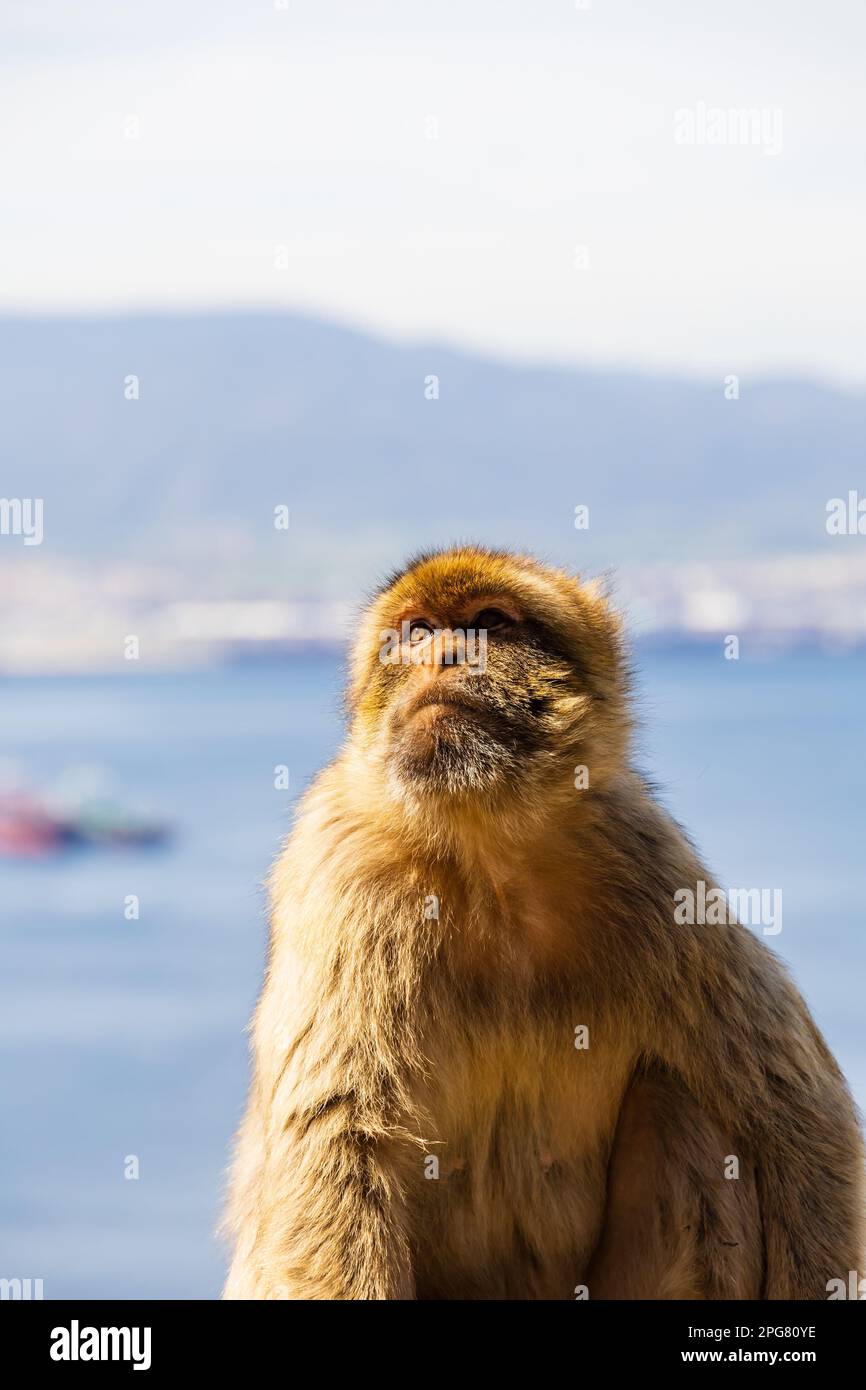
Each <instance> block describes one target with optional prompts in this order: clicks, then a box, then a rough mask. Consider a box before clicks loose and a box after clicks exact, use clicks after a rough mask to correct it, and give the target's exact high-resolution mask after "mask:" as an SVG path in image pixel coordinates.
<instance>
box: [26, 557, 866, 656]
mask: <svg viewBox="0 0 866 1390" xmlns="http://www.w3.org/2000/svg"><path fill="white" fill-rule="evenodd" d="M587 577H593V576H592V574H591V573H587ZM601 578H602V580H603V582H604V583H605V584H606V586H607V587H608V589H609V590H610V593H611V596H612V599H613V602H614V603H615V604H616V605H617V606H618V607H619V608H620V609H621V610H622V611H623V613H624V615H625V619H626V627H627V631H628V635H629V638H630V639H631V640H632V641H637V642H639V643H640V644H641V645H648V646H652V647H681V646H692V645H707V644H713V643H721V642H723V641H725V640H726V639H727V638H728V637H729V636H730V635H735V636H737V637H738V639H739V640H740V641H741V642H743V643H746V642H747V643H748V645H749V647H750V649H751V651H752V652H758V651H760V652H764V653H767V654H772V653H773V652H774V651H778V650H790V649H793V648H809V649H818V650H822V651H826V652H829V653H833V652H839V653H844V652H846V651H851V650H857V649H860V648H863V647H864V646H866V554H856V553H852V552H851V550H850V549H845V550H843V551H840V552H839V553H838V554H835V555H834V554H828V553H827V551H826V550H825V551H823V552H821V553H816V554H807V555H800V556H790V555H788V556H774V557H772V558H768V559H764V560H751V561H725V562H718V563H716V562H712V563H711V562H708V563H703V564H696V563H689V564H677V563H667V564H655V565H644V566H632V567H623V568H622V569H620V570H618V571H615V572H614V571H609V572H603V574H602V576H601ZM276 587H277V586H276V585H274V588H275V589H276ZM0 588H2V591H3V593H4V595H5V598H6V602H5V604H4V605H3V609H2V612H0V676H14V675H33V676H51V675H71V674H74V673H75V672H82V673H90V674H110V673H111V672H118V671H124V670H128V669H130V668H133V669H141V668H147V669H148V670H151V671H154V670H161V671H186V670H197V669H202V668H209V667H221V666H226V665H234V664H239V663H248V662H262V661H272V660H280V659H283V658H285V657H291V656H295V655H304V654H311V653H315V652H322V653H326V652H327V653H335V652H339V651H341V650H342V649H343V648H344V646H345V644H346V641H347V639H348V638H349V636H350V635H351V631H352V626H353V618H354V615H355V614H356V613H357V611H358V604H357V602H352V601H349V600H344V601H340V600H334V599H323V598H319V597H308V598H303V597H300V598H299V597H291V598H282V597H279V598H278V597H274V596H273V593H271V594H266V593H261V594H259V595H258V596H256V595H253V596H244V597H238V596H236V595H233V594H230V593H225V594H220V593H219V592H216V593H214V592H208V593H204V594H203V593H201V592H195V590H194V587H193V585H192V584H190V581H189V580H188V579H186V578H183V577H181V576H179V575H178V574H177V573H175V572H173V571H172V570H170V569H166V568H163V567H159V566H136V565H133V564H129V565H123V566H107V567H102V568H97V567H94V566H85V565H78V566H76V565H74V564H72V563H70V562H67V561H58V560H56V559H53V558H52V559H49V557H47V556H43V557H42V559H41V562H40V563H39V564H33V563H32V561H31V559H30V557H29V556H26V557H23V558H19V559H16V560H12V559H7V560H5V561H4V562H3V563H2V564H0Z"/></svg>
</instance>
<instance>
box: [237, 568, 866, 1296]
mask: <svg viewBox="0 0 866 1390" xmlns="http://www.w3.org/2000/svg"><path fill="white" fill-rule="evenodd" d="M472 632H474V633H477V634H478V635H479V641H478V642H477V643H476V644H475V646H474V651H473V654H472V655H471V656H470V644H469V642H468V641H463V642H459V641H458V640H457V639H458V636H459V635H460V634H469V633H472ZM482 637H483V641H481V640H480V639H481V638H482ZM632 684H633V682H632V677H631V673H630V656H629V654H628V650H627V643H626V639H625V635H624V624H623V620H622V618H621V616H620V615H619V614H618V613H617V612H616V611H615V609H614V607H613V605H612V603H611V602H610V600H609V598H608V596H607V595H606V593H605V592H603V591H602V589H601V588H600V587H599V585H598V583H597V582H594V581H593V582H589V583H586V582H582V581H581V580H580V579H579V578H577V577H574V576H572V575H571V574H570V573H568V572H567V571H564V570H561V569H557V568H553V567H550V566H548V565H545V564H543V563H541V562H540V561H537V560H535V559H534V558H531V557H528V556H518V555H513V554H510V553H508V552H505V551H497V550H488V549H484V548H481V547H475V546H471V545H461V546H458V547H456V548H453V549H450V550H443V551H438V552H432V553H427V554H423V555H421V556H419V557H417V558H416V559H414V560H412V561H410V563H409V564H408V565H407V566H406V568H405V569H404V570H402V571H401V572H399V573H397V574H395V575H394V576H393V577H392V578H390V579H389V580H388V581H387V582H386V583H385V584H384V585H383V586H382V588H381V589H380V590H379V591H378V593H377V594H376V595H374V597H373V598H372V600H371V602H370V603H369V605H368V607H367V609H366V610H365V612H364V614H363V616H362V617H361V618H360V619H359V622H358V628H357V633H356V637H355V641H354V645H353V649H352V653H351V657H350V664H349V673H348V690H347V697H346V699H347V725H348V727H347V734H346V740H345V743H344V746H343V747H342V749H341V751H340V752H339V754H338V756H337V757H336V759H335V760H334V761H333V762H332V763H331V765H330V766H328V767H327V768H326V769H325V770H324V771H323V772H322V773H320V774H319V776H318V778H317V779H316V780H315V782H314V783H313V785H312V786H311V787H310V789H309V790H308V791H307V792H306V794H305V795H304V797H303V798H302V800H301V803H300V805H299V809H298V812H297V815H296V820H295V824H294V827H293V829H292V831H291V834H290V836H289V838H288V840H287V843H286V845H285V847H284V849H283V851H282V852H281V855H280V857H279V858H278V860H277V862H276V864H275V866H274V868H273V870H272V873H271V877H270V880H269V902H270V939H269V947H268V958H267V966H266V976H265V984H264V988H263V991H262V994H261V997H260V1000H259V1003H258V1005H257V1008H256V1011H255V1015H254V1022H253V1025H252V1051H253V1072H252V1078H251V1085H250V1094H249V1100H248V1106H247V1110H246V1113H245V1116H244V1119H243V1123H242V1126H241V1129H240V1132H239V1135H238V1137H237V1143H236V1151H235V1156H234V1160H233V1166H232V1170H231V1177H230V1187H229V1198H228V1204H227V1222H226V1224H227V1228H228V1231H229V1233H230V1237H231V1240H232V1242H233V1253H232V1259H231V1264H230V1269H229V1273H228V1278H227V1282H226V1285H225V1288H224V1293H223V1296H224V1297H225V1298H228V1299H298V1300H311V1299H328V1300H344V1299H345V1300H351V1299H373V1300H380V1299H381V1300H385V1299H388V1300H411V1299H418V1300H475V1299H478V1300H491V1301H498V1300H561V1299H575V1298H596V1299H601V1300H606V1299H650V1300H677V1299H687V1300H699V1299H729V1300H733V1299H742V1300H751V1299H789V1298H796V1299H821V1298H826V1297H827V1284H828V1281H829V1280H831V1279H833V1278H836V1277H843V1278H844V1277H846V1271H848V1270H849V1269H858V1268H862V1264H861V1256H862V1237H863V1146H862V1139H861V1133H860V1127H859V1121H858V1115H857V1112H856V1110H855V1107H854V1104H853V1102H852V1099H851V1097H850V1095H849V1092H848V1089H847V1086H846V1083H845V1080H844V1078H843V1076H842V1074H841V1072H840V1070H839V1068H838V1066H837V1063H836V1061H835V1060H834V1058H833V1056H832V1055H831V1053H830V1051H829V1049H828V1047H827V1045H826V1043H825V1041H824V1039H823V1037H822V1036H821V1034H820V1032H819V1031H818V1029H817V1027H816V1025H815V1024H814V1022H813V1021H812V1018H811V1016H810V1014H809V1012H808V1010H807V1007H806V1005H805V1003H804V1002H803V1000H802V998H801V997H800V994H799V993H798V991H797V989H796V988H795V986H794V984H793V983H792V981H791V979H790V978H789V976H788V974H787V972H786V970H785V968H784V967H783V965H782V964H781V962H780V960H779V959H778V957H777V956H776V955H775V954H774V953H773V952H772V951H771V950H770V949H769V948H768V947H767V946H766V944H765V943H764V942H763V941H761V940H760V939H759V937H758V936H757V935H756V934H755V933H754V932H752V931H751V930H749V929H748V928H747V927H746V926H743V925H740V924H739V923H738V922H737V921H736V920H731V921H726V922H725V923H724V924H723V925H710V924H707V925H681V924H679V923H678V921H677V920H676V918H675V910H674V904H675V899H676V895H677V893H678V892H680V891H681V890H682V889H684V888H688V887H689V886H691V888H692V889H693V890H694V887H695V885H696V884H697V883H699V882H702V881H703V882H705V883H707V884H712V882H713V880H712V878H711V876H710V874H709V873H708V871H707V870H706V869H705V868H704V867H703V865H702V864H701V862H700V860H699V858H698V856H697V853H696V851H695V849H694V848H693V846H692V844H691V843H690V841H689V840H688V838H687V837H686V835H685V833H684V832H683V831H682V830H681V829H680V827H679V826H678V825H677V824H676V823H675V822H674V820H673V819H672V818H671V817H670V816H669V814H668V813H667V812H666V810H664V809H663V807H662V806H661V804H660V802H659V801H658V799H657V797H656V794H655V792H654V790H653V788H652V786H651V785H650V784H649V782H648V781H647V780H646V779H645V778H644V777H643V775H642V774H641V773H640V772H639V771H638V770H636V768H635V766H634V763H633V754H632V751H631V750H632V735H633V724H634V716H633V712H632V695H631V691H632Z"/></svg>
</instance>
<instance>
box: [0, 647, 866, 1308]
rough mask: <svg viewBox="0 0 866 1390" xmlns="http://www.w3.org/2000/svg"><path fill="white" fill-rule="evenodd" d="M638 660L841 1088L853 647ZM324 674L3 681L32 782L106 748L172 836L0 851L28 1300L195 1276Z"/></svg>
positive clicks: (679, 772)
mask: <svg viewBox="0 0 866 1390" xmlns="http://www.w3.org/2000/svg"><path fill="white" fill-rule="evenodd" d="M639 670H640V681H639V688H640V692H641V695H640V708H641V714H642V718H643V723H644V733H643V734H642V735H641V738H640V754H641V756H640V761H641V764H642V765H643V766H644V767H645V768H646V769H647V770H649V771H650V772H652V773H653V774H654V775H655V776H656V777H657V778H658V780H659V781H660V783H661V786H662V792H663V795H664V798H665V800H666V802H667V804H668V805H669V807H670V808H671V809H672V810H673V811H674V813H675V814H676V815H677V816H678V818H679V819H681V820H682V821H683V822H684V823H685V824H686V825H687V826H688V828H689V829H690V831H691V833H692V835H693V836H694V838H695V839H696V840H697V842H698V844H699V846H700V848H701V849H702V851H703V852H704V854H705V856H706V858H707V860H708V862H709V864H710V866H711V868H712V869H713V870H714V871H715V872H716V873H717V874H718V875H719V877H720V880H721V882H722V883H725V884H730V885H735V886H738V887H740V886H741V887H759V886H765V887H773V888H775V887H778V888H781V889H782V890H783V895H784V926H783V931H782V933H781V935H780V936H776V937H772V938H766V939H767V940H768V942H769V943H770V944H771V945H772V946H773V948H774V949H776V950H778V951H779V952H780V954H781V955H783V956H784V957H785V959H786V960H787V961H788V962H789V963H790V964H791V966H792V967H793V969H794V973H795V975H796V977H797V979H798V980H799V982H800V984H801V986H802V988H803V989H804V991H805V993H806V995H807V997H808V999H809V1002H810V1004H811V1006H812V1009H813V1011H814V1013H815V1015H816V1017H817V1019H818V1022H819V1024H820V1026H821V1027H822V1028H823V1029H824V1031H825V1033H826V1034H827V1036H828V1038H829V1041H830V1043H831V1045H832V1046H833V1047H834V1049H835V1051H836V1053H837V1055H838V1056H839V1058H840V1060H841V1062H842V1065H843V1066H844V1068H845V1070H846V1072H847V1074H848V1076H849V1079H850V1081H851V1084H852V1086H853V1088H854V1091H855V1094H856V1095H857V1097H858V1100H859V1102H860V1104H861V1105H863V1103H864V1100H866V1028H864V1022H863V979H864V964H866V939H864V934H863V931H862V924H861V918H862V902H863V879H864V872H863V844H862V838H863V837H862V807H863V804H864V800H866V756H864V755H866V737H864V732H863V710H864V709H866V657H864V656H863V655H856V656H849V657H827V656H820V655H815V654H811V655H804V654H796V655H786V656H785V657H782V658H779V659H777V660H774V661H771V662H766V663H754V662H750V661H749V660H748V658H747V657H746V656H745V655H744V657H743V659H741V660H740V661H739V662H727V661H724V660H722V659H721V657H720V656H719V655H718V654H717V653H715V652H713V653H710V652H709V651H701V650H691V651H688V652H677V653H675V654H665V655H662V654H658V653H657V654H653V655H650V654H647V653H644V654H643V655H642V656H641V658H640V661H639ZM340 680H341V674H340V666H339V663H338V662H337V661H336V660H331V659H325V658H315V659H309V658H304V659H300V658H299V659H298V660H296V661H293V662H291V663H287V664H285V665H281V666H269V667H260V668H255V669H252V668H246V669H238V670H229V671H220V672H217V673H212V672H208V673H206V674H195V675H184V676H172V677H168V676H159V677H149V676H147V675H142V674H138V673H132V672H130V673H128V674H126V673H125V674H124V675H123V676H119V677H117V678H74V679H55V680H50V681H42V680H25V679H21V680H10V681H6V682H3V683H0V729H2V731H3V736H4V739H5V740H6V741H7V742H6V744H5V745H4V747H3V749H2V750H0V756H2V755H4V754H5V755H8V754H14V755H15V757H16V758H18V759H20V760H21V761H23V763H24V765H25V766H26V769H27V771H28V773H29V774H30V775H31V776H32V778H33V779H34V780H36V781H40V782H49V781H51V780H52V779H53V778H54V777H55V776H56V775H57V774H58V773H59V772H60V771H61V770H62V769H63V768H64V767H65V766H67V765H69V764H73V763H99V764H103V765H106V766H107V767H109V768H110V769H111V770H112V772H113V774H114V777H115V786H116V790H117V792H118V793H120V794H122V796H123V797H124V799H126V800H128V801H130V802H135V803H143V804H147V805H149V806H150V807H152V808H154V809H156V810H158V811H160V812H162V813H164V814H165V815H167V816H170V817H171V818H172V819H173V820H174V821H176V823H177V825H178V827H179V836H178V838H177V841H176V843H175V844H174V845H172V846H171V847H170V848H167V849H165V850H158V851H157V850H150V851H143V850H138V851H124V852H113V853H105V852H103V853H94V852H92V851H90V852H83V851H79V852H76V853H70V854H67V855H66V856H64V857H61V858H56V859H52V860H49V861H45V860H43V861H41V862H38V863H37V862H31V863H11V862H9V861H4V860H0V903H2V951H3V974H2V983H0V990H2V1011H0V1047H2V1052H3V1065H2V1069H0V1113H2V1131H0V1266H2V1267H0V1276H5V1277H9V1278H11V1277H20V1278H28V1277H30V1278H42V1279H44V1281H45V1295H46V1297H48V1298H64V1297H70V1298H71V1297H103V1296H114V1297H143V1298H148V1297H169V1298H184V1297H212V1296H215V1295H216V1294H217V1293H218V1291H219V1288H220V1284H221V1280H222V1276H223V1269H224V1263H223V1252H222V1250H221V1248H220V1246H219V1244H218V1243H217V1241H216V1239H215V1237H214V1235H213V1231H214V1227H215V1225H216V1221H217V1215H218V1210H219V1198H220V1190H221V1183H222V1174H223V1171H224V1167H225V1162H226V1155H227V1145H228V1141H229V1137H230V1135H231V1133H232V1130H233V1129H234V1127H235V1125H236V1123H237V1121H238V1118H239V1115H240V1112H241V1107H242V1103H243V1095H244V1088H245V1081H246V1065H247V1054H246V1040H245V1036H244V1026H245V1023H246V1020H247V1017H248V1014H249V1011H250V1008H251V1005H252V1003H253V1001H254V998H255V995H256V991H257V986H258V982H259V976H260V970H261V964H262V953H263V946H264V939H265V929H264V919H263V900H262V894H261V889H260V883H261V880H262V877H263V875H264V873H265V871H266V869H267V866H268V863H269V860H270V858H271V857H272V855H273V853H274V851H275V849H276V847H277V844H278V842H279V839H280V837H281V835H282V834H283V832H284V830H285V828H286V827H287V824H288V820H289V809H290V805H291V802H292V799H293V798H294V797H295V796H296V795H297V794H298V792H299V791H301V790H302V789H303V787H304V785H305V784H306V783H307V781H308V780H309V778H310V777H311V775H312V774H313V773H314V772H315V770H316V769H317V768H318V767H319V766H320V765H321V764H322V762H323V761H324V760H325V759H326V758H327V757H328V756H329V755H330V754H331V752H332V751H333V749H334V747H335V745H336V743H337V740H338V738H339V733H340V715H339V692H340ZM276 764H287V765H288V767H289V768H290V776H291V787H290V790H289V791H288V792H285V791H276V790H274V784H273V783H274V776H273V774H274V766H275V765H276ZM133 893H134V894H137V895H138V897H139V900H140V918H139V920H138V921H127V920H126V919H125V917H124V899H125V898H126V896H127V895H128V894H133ZM127 1155H136V1156H137V1158H138V1161H139V1166H140V1177H139V1179H138V1181H128V1180H126V1179H125V1178H124V1161H125V1159H126V1156H127Z"/></svg>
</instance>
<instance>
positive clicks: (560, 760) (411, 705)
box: [352, 549, 626, 796]
mask: <svg viewBox="0 0 866 1390" xmlns="http://www.w3.org/2000/svg"><path fill="white" fill-rule="evenodd" d="M623 686H624V680H623V674H622V667H621V659H620V650H619V640H618V634H617V626H616V622H615V620H614V619H613V617H612V615H611V614H610V612H609V610H608V609H607V606H606V605H605V604H604V603H603V602H602V601H601V600H600V599H599V598H598V597H597V596H595V595H593V594H592V593H591V592H590V591H589V590H588V589H586V588H583V587H582V586H581V585H580V584H579V583H577V581H575V580H574V579H572V578H571V577H570V576H568V575H565V574H563V573H562V572H560V571H555V570H549V569H545V568H544V567H542V566H540V565H538V564H536V563H535V562H534V561H531V560H526V559H523V558H518V557H514V556H510V555H504V554H490V553H488V552H486V551H481V550H474V549H460V550H454V551H449V552H446V553H443V554H441V555H436V556H433V557H430V558H429V559H422V560H421V561H419V562H417V563H416V564H414V565H412V566H411V567H410V568H408V569H407V570H406V571H405V572H404V573H403V574H401V575H400V576H398V577H397V578H396V579H395V580H394V581H393V582H392V583H391V584H390V585H389V586H388V587H387V588H386V589H385V590H384V591H383V592H382V593H381V594H380V595H379V596H378V597H377V599H376V600H375V602H374V603H373V605H372V607H371V609H370V611H369V613H368V615H367V617H366V620H365V623H364V627H363V631H362V634H361V636H360V638H359V642H358V644H357V647H356V652H355V659H354V671H353V689H352V695H353V701H352V702H353V705H354V709H355V723H354V727H353V732H354V735H355V738H356V740H357V741H358V743H359V744H360V746H361V747H362V748H363V749H364V751H365V755H366V756H367V757H369V758H373V759H374V760H375V761H377V762H378V763H379V764H380V765H381V766H383V767H384V768H385V770H386V772H387V774H388V780H389V782H390V783H391V785H392V786H397V787H398V788H402V789H410V790H415V791H419V792H423V791H427V792H430V793H436V794H442V795H446V796H471V795H473V794H477V793H488V794H489V793H491V792H496V791H502V792H505V791H506V790H507V789H508V788H512V789H522V790H524V791H525V790H526V789H527V784H528V783H533V782H534V783H535V784H537V785H540V786H542V788H543V786H544V784H545V782H547V783H549V782H550V781H551V780H556V781H557V782H559V781H561V780H562V779H563V778H566V777H567V778H569V779H571V780H572V781H573V779H574V777H575V770H576V768H577V767H578V766H580V765H583V766H586V767H587V769H588V777H589V779H590V781H591V778H592V764H593V762H594V763H595V765H596V770H597V774H598V776H599V777H600V776H601V775H602V774H603V773H606V772H607V771H609V768H610V765H611V760H612V759H613V760H614V761H618V760H619V759H621V755H622V748H623V744H624V738H625V726H626V716H625V710H624V689H623Z"/></svg>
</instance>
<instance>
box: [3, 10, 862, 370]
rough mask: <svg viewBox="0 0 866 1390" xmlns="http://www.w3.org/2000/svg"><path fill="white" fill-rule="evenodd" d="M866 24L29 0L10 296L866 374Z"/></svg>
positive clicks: (829, 16) (13, 178) (6, 241)
mask: <svg viewBox="0 0 866 1390" xmlns="http://www.w3.org/2000/svg"><path fill="white" fill-rule="evenodd" d="M864 38H866V7H864V6H863V4H862V0H823V3H822V4H821V5H820V6H818V5H815V4H812V3H805V0H784V2H783V0H762V3H760V4H757V5H756V4H755V3H754V0H729V3H727V4H725V5H724V6H719V5H710V4H708V3H696V0H660V2H659V3H656V4H653V5H646V4H645V3H632V0H577V3H575V0H538V2H537V3H532V4H530V3H528V0H524V3H515V0H497V2H496V3H492V0H437V3H435V4H433V3H429V0H426V2H422V0H367V3H365V4H363V5H359V4H358V3H357V0H246V3H241V2H240V0H182V3H179V0H148V3H147V4H139V5H130V4H118V3H117V2H116V0H79V3H77V4H76V5H74V6H73V5H69V4H68V3H65V2H64V0H56V3H49V4H45V3H42V2H41V0H4V4H3V8H2V21H0V53H2V58H0V168H2V179H0V312H5V313H22V312H23V313H38V314H51V313H58V312H64V313H66V312H69V313H78V312H86V313H92V312H98V313H104V312H118V311H126V310H131V309H147V310H148V311H154V310H168V311H184V310H189V309H218V308H229V307H244V308H250V307H257V306H260V307H263V308H268V309H274V308H286V309H297V310H301V311H303V312H305V313H313V314H316V315H320V316H322V317H326V318H328V319H332V320H335V321H338V322H345V323H349V324H352V325H354V326H360V327H363V328H366V329H370V330H372V331H374V332H378V333H382V334H385V335H388V336H391V337H395V338H398V339H407V340H415V341H419V340H420V341H426V340H437V341H443V342H447V343H450V344H453V345H456V346H460V347H464V348H469V349H471V350H477V351H480V352H482V353H485V354H488V355H495V356H499V357H505V358H510V359H516V360H521V361H545V362H563V363H572V364H579V365H592V366H619V367H637V368H639V369H642V370H649V371H654V372H664V373H677V374H688V375H697V376H702V377H707V378H720V377H724V376H725V375H727V374H728V373H735V374H738V375H741V376H742V374H744V373H745V374H748V373H753V374H761V375H768V374H769V375H779V374H792V373H794V374H807V375H810V376H816V377H820V378H824V379H827V380H831V381H837V382H841V383H843V384H846V385H848V384H850V385H854V386H856V387H859V386H861V385H862V384H863V383H864V381H866V352H864V351H863V324H864V320H866V276H864V274H863V272H862V264H861V263H862V248H863V246H864V244H866V179H864V169H866V158H864V156H866V84H864V82H863V80H862V64H863V51H864ZM750 111H752V112H755V113H756V116H755V118H754V125H752V123H751V121H749V120H747V121H746V122H745V124H744V123H743V122H742V121H741V119H740V113H742V112H750Z"/></svg>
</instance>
